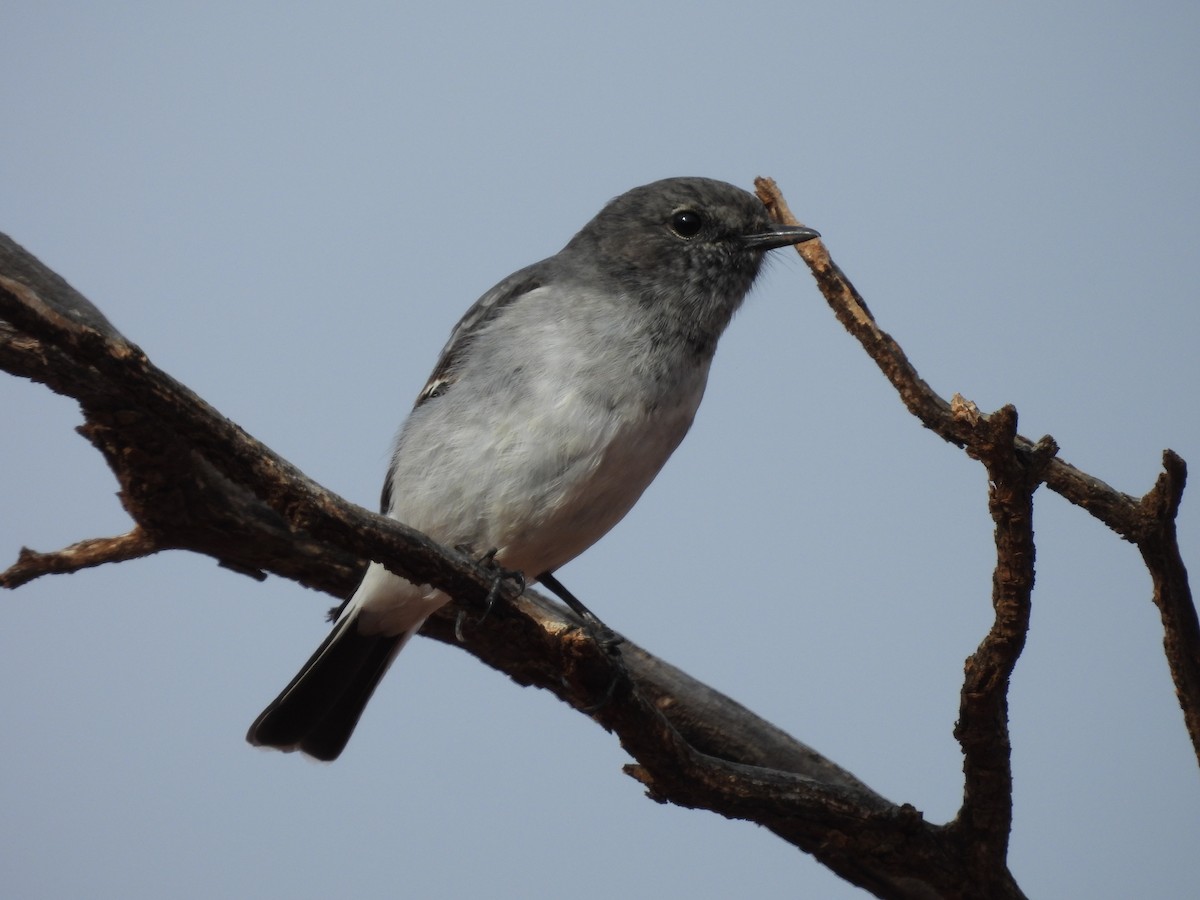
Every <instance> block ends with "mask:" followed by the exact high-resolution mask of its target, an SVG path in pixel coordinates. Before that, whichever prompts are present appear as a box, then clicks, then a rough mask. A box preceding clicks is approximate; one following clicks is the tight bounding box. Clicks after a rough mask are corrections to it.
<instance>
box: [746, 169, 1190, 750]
mask: <svg viewBox="0 0 1200 900" xmlns="http://www.w3.org/2000/svg"><path fill="white" fill-rule="evenodd" d="M755 187H756V188H757V190H758V196H759V199H760V200H762V202H763V203H764V204H765V205H766V206H767V208H768V209H769V210H770V211H771V214H772V216H773V217H774V218H775V219H776V220H777V221H779V222H782V223H784V224H789V225H791V224H800V223H799V222H798V221H797V220H796V218H795V216H793V215H792V212H791V210H790V209H788V206H787V201H786V200H784V199H783V195H782V194H781V193H780V191H779V188H778V186H777V185H776V184H775V182H774V181H772V180H771V179H769V178H758V179H756V180H755ZM796 251H797V252H798V253H799V254H800V256H801V257H802V258H803V259H804V261H805V263H807V264H808V267H809V269H811V270H812V273H813V277H814V278H816V280H817V285H818V286H819V287H820V289H821V293H822V294H823V295H824V296H825V300H826V302H828V304H829V306H830V308H831V309H832V310H833V312H834V314H835V315H836V316H837V319H838V321H839V322H841V323H842V325H844V326H845V328H846V330H847V331H849V332H850V333H851V334H852V335H854V337H855V338H857V339H858V342H859V343H860V344H862V346H863V349H864V350H866V351H867V355H868V356H870V357H871V359H873V360H874V361H875V364H876V365H878V366H879V368H880V370H881V371H882V372H883V374H884V376H885V377H886V378H887V379H888V381H890V382H891V383H892V386H893V387H895V389H896V391H897V393H898V394H899V395H900V399H901V400H902V401H903V402H904V405H905V406H906V407H908V409H909V411H910V412H911V413H912V414H913V415H914V416H916V417H917V418H918V419H919V420H920V421H921V424H922V425H924V426H925V427H926V428H928V429H930V430H931V431H933V432H934V433H935V434H937V435H938V436H940V437H941V438H942V439H943V440H946V441H949V442H950V443H952V444H954V445H955V446H958V447H964V448H967V452H968V453H971V454H972V455H975V456H976V458H982V457H980V456H979V455H978V453H977V452H974V451H973V450H972V447H971V444H972V440H975V439H977V438H976V435H975V433H974V429H975V426H976V421H977V418H978V417H979V414H978V413H977V412H976V413H975V415H964V414H963V411H964V409H965V408H967V407H968V406H969V407H970V408H971V409H974V404H967V403H966V401H962V402H959V403H954V402H951V403H947V402H946V401H945V400H943V399H942V398H941V397H940V396H938V395H937V394H936V393H935V392H934V391H933V389H932V388H930V387H929V385H928V384H926V383H925V382H924V381H923V380H922V379H921V377H920V376H919V375H918V374H917V370H916V368H915V367H914V366H913V365H912V363H910V362H909V360H908V357H907V356H905V354H904V351H903V350H901V349H900V346H899V345H898V344H897V343H896V342H895V341H894V340H893V339H892V337H891V335H889V334H887V332H885V331H883V330H882V329H881V328H880V327H879V326H878V325H877V324H876V322H875V319H874V317H873V316H872V315H871V313H870V311H869V310H868V309H867V307H866V304H865V303H864V302H863V300H862V297H860V296H859V294H858V291H856V290H855V289H854V286H853V285H852V284H850V282H849V280H848V279H847V278H846V276H845V275H844V274H842V271H841V269H839V268H838V267H837V265H836V264H835V263H834V262H833V260H832V259H831V258H830V256H829V251H828V250H827V249H826V248H825V244H824V242H823V241H820V240H816V241H806V242H805V243H803V244H797V245H796ZM956 398H957V395H956ZM957 399H961V398H957ZM1043 440H1047V439H1043ZM1013 444H1014V448H1015V449H1016V450H1017V451H1018V452H1020V453H1022V454H1025V455H1026V456H1036V455H1037V453H1038V450H1037V446H1035V444H1034V443H1033V442H1032V441H1030V440H1029V439H1028V438H1025V437H1022V436H1021V435H1019V434H1014V437H1013ZM976 450H977V448H976ZM1163 465H1164V472H1163V474H1162V475H1161V476H1160V477H1159V481H1158V484H1157V485H1156V486H1155V488H1154V490H1152V491H1151V492H1150V493H1149V494H1147V495H1146V496H1145V497H1143V498H1142V499H1140V500H1139V499H1137V498H1135V497H1131V496H1130V495H1129V494H1125V493H1122V492H1121V491H1118V490H1116V489H1115V488H1112V487H1110V486H1109V485H1107V484H1105V483H1104V482H1103V481H1101V480H1100V479H1099V478H1096V477H1094V476H1092V475H1089V474H1087V473H1086V472H1082V471H1080V470H1079V469H1077V468H1075V467H1074V466H1072V465H1071V464H1070V463H1066V462H1063V461H1062V460H1061V459H1058V458H1057V457H1055V458H1052V459H1049V460H1048V461H1047V462H1046V464H1045V471H1044V473H1043V479H1044V481H1045V484H1046V487H1048V488H1049V489H1050V490H1052V491H1054V492H1055V493H1056V494H1059V495H1060V496H1062V497H1064V498H1065V499H1067V500H1068V501H1070V502H1071V503H1073V504H1074V505H1076V506H1078V507H1080V508H1081V509H1084V510H1086V511H1087V512H1089V513H1090V514H1091V515H1093V516H1095V517H1096V518H1097V519H1099V520H1100V521H1101V522H1103V523H1104V524H1105V525H1107V526H1108V527H1109V528H1110V529H1112V530H1113V531H1115V532H1116V533H1117V534H1118V535H1120V536H1121V537H1122V538H1124V539H1125V540H1127V541H1130V542H1132V543H1134V544H1136V545H1137V547H1138V549H1139V550H1140V551H1141V553H1142V559H1143V560H1144V561H1145V563H1146V566H1147V568H1148V569H1149V570H1150V577H1151V579H1152V581H1153V583H1154V602H1155V603H1156V604H1157V605H1158V608H1159V610H1160V613H1161V615H1162V621H1163V629H1164V632H1165V634H1164V639H1163V640H1164V645H1165V649H1166V654H1167V662H1168V664H1169V665H1170V668H1171V675H1172V678H1173V679H1174V682H1175V692H1176V696H1177V697H1178V699H1179V705H1180V707H1181V709H1182V710H1183V718H1184V722H1185V724H1186V725H1187V729H1188V734H1189V736H1190V737H1191V740H1192V748H1193V750H1194V751H1195V753H1196V758H1197V761H1200V623H1198V621H1197V616H1196V607H1195V604H1194V603H1193V602H1192V595H1191V590H1190V588H1189V587H1188V581H1187V570H1186V569H1185V568H1184V565H1183V557H1182V555H1181V554H1180V552H1179V543H1178V540H1177V539H1176V534H1175V517H1176V514H1177V513H1178V511H1179V502H1180V497H1181V496H1182V493H1183V486H1184V482H1185V481H1186V477H1187V468H1186V466H1185V464H1184V462H1183V460H1182V459H1180V458H1179V456H1177V455H1176V454H1175V453H1174V452H1172V451H1171V450H1167V451H1165V452H1164V454H1163Z"/></svg>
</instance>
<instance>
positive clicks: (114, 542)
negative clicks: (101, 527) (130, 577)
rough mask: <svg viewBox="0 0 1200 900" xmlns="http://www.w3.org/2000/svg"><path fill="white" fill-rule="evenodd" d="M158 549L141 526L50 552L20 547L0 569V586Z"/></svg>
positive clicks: (132, 556) (136, 555)
mask: <svg viewBox="0 0 1200 900" xmlns="http://www.w3.org/2000/svg"><path fill="white" fill-rule="evenodd" d="M161 549H162V547H160V546H159V545H158V543H157V542H156V541H155V540H154V538H153V537H151V536H150V535H148V534H146V532H144V531H143V530H142V529H141V528H134V529H133V530H132V531H130V532H128V533H126V534H122V535H119V536H117V537H110V538H91V539H90V540H86V541H80V542H79V543H78V544H72V545H71V546H70V547H65V548H64V549H62V550H57V551H55V552H53V553H38V552H37V551H35V550H30V549H29V548H28V547H22V548H21V553H20V556H19V557H18V558H17V561H16V562H15V563H13V564H12V565H11V566H9V567H8V568H7V569H6V570H5V571H3V572H0V587H6V588H17V587H20V586H21V585H23V584H27V583H28V582H30V581H33V579H35V578H38V577H40V576H42V575H64V574H68V573H71V572H78V571H79V570H80V569H87V568H91V567H92V566H102V565H104V564H105V563H110V562H125V561H126V560H130V559H138V558H139V557H142V556H149V555H150V554H152V553H157V552H158V551H159V550H161Z"/></svg>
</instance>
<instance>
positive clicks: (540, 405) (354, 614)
mask: <svg viewBox="0 0 1200 900" xmlns="http://www.w3.org/2000/svg"><path fill="white" fill-rule="evenodd" d="M818 236H819V235H818V234H817V232H815V231H813V230H812V229H809V228H802V227H799V226H785V225H776V224H774V223H772V221H771V220H770V218H768V216H767V212H766V209H765V208H764V207H763V205H762V204H761V203H760V202H759V201H758V200H757V199H756V198H755V197H754V196H753V195H751V194H749V193H747V192H746V191H743V190H741V189H740V188H737V187H734V186H733V185H730V184H725V183H724V182H720V181H713V180H710V179H706V178H669V179H665V180H663V181H656V182H654V183H652V184H648V185H644V186H643V187H638V188H634V189H633V190H631V191H629V192H628V193H625V194H622V195H621V196H619V197H617V198H616V199H615V200H612V201H611V202H610V203H609V204H608V205H607V206H605V207H604V209H602V210H601V211H600V213H599V214H598V215H597V216H596V217H595V218H594V219H592V220H591V221H590V222H589V223H588V224H587V225H585V226H584V227H583V229H582V230H581V231H580V232H579V233H578V234H576V235H575V237H573V238H572V239H571V241H570V243H568V244H567V245H566V247H564V248H563V249H562V250H560V251H559V252H558V253H556V254H555V255H554V256H551V257H550V258H549V259H544V260H542V261H541V262H539V263H534V264H533V265H531V266H528V267H526V268H524V269H521V270H520V271H518V272H516V273H514V274H512V275H510V276H509V277H508V278H506V279H504V280H503V281H501V282H500V283H499V284H498V285H496V286H495V287H494V288H492V289H491V290H490V291H488V292H487V293H486V294H484V295H483V296H482V297H481V298H480V299H479V300H478V301H477V302H476V303H475V305H474V306H472V307H471V308H470V309H469V310H467V313H466V315H465V316H463V318H462V320H461V321H460V322H459V323H458V325H457V326H455V328H454V331H453V332H452V333H451V335H450V340H449V342H448V343H447V344H446V347H445V349H443V350H442V355H441V358H440V359H439V360H438V362H437V365H436V366H435V367H434V370H433V374H432V376H430V378H429V383H428V384H426V385H425V389H424V390H423V391H421V393H420V395H419V396H418V397H417V402H416V405H415V406H414V408H413V410H412V412H411V413H410V414H409V417H408V420H407V421H406V422H405V423H404V426H403V428H402V429H401V431H400V434H399V436H398V438H397V439H396V448H395V452H394V453H393V454H392V462H391V468H390V470H389V471H388V475H387V479H386V481H385V482H384V487H383V498H382V512H383V513H384V514H385V515H387V516H390V517H392V518H394V519H397V520H399V521H401V522H403V523H405V524H406V525H409V526H411V527H413V528H416V529H418V530H419V531H422V532H424V533H425V534H428V535H429V536H430V537H432V538H434V539H435V540H438V541H440V542H442V543H443V544H446V545H448V546H469V547H472V548H474V549H475V550H476V551H477V552H479V553H486V552H488V551H490V550H493V549H494V550H495V554H494V560H495V562H496V563H497V564H498V565H500V566H502V567H503V568H504V569H507V570H511V571H514V572H518V573H521V574H522V575H523V576H524V577H525V578H526V580H527V582H529V583H533V582H535V581H537V580H538V579H539V578H541V579H542V580H543V581H548V582H549V583H550V584H551V585H552V586H553V585H557V582H556V581H555V580H554V578H553V573H554V571H555V570H556V569H558V568H559V566H561V565H563V564H564V563H566V562H568V561H569V560H571V559H573V558H574V557H576V556H578V555H579V554H580V553H582V552H583V551H584V550H586V549H587V548H588V547H590V546H591V545H592V544H594V543H595V542H596V541H597V540H599V539H600V538H601V537H603V536H604V534H605V533H606V532H608V530H609V529H610V528H612V527H613V526H614V525H616V524H617V522H619V521H620V520H621V518H622V517H623V516H624V515H625V514H626V513H627V512H629V510H630V508H631V507H632V506H633V504H634V503H636V502H637V499H638V498H639V497H640V496H641V495H642V492H643V491H644V490H645V489H646V487H647V486H648V485H649V484H650V482H651V481H652V480H653V479H654V476H655V475H657V474H658V471H659V469H661V468H662V466H663V464H664V463H665V462H666V461H667V458H668V457H669V456H670V455H671V453H672V452H673V451H674V450H675V448H676V447H677V446H678V445H679V442H680V441H681V440H683V436H684V435H685V434H686V433H687V430H688V428H689V427H690V426H691V424H692V419H693V417H694V416H695V414H696V409H697V407H698V406H699V405H700V398H701V397H702V396H703V394H704V386H705V382H706V381H707V379H708V370H709V365H710V363H711V362H712V358H713V353H714V351H715V350H716V347H717V339H718V338H719V337H720V336H721V333H722V332H723V331H724V330H725V327H726V326H727V325H728V324H729V320H730V319H731V318H732V317H733V314H734V312H735V311H736V310H737V308H738V307H739V306H740V305H741V303H742V301H743V299H744V298H745V296H746V293H747V292H748V291H749V290H750V287H751V285H752V284H753V283H754V279H755V278H756V276H757V275H758V272H759V268H760V266H761V264H762V260H763V255H764V254H765V252H766V251H768V250H771V249H773V248H776V247H784V246H787V245H790V244H798V243H801V242H803V241H807V240H810V239H812V238H815V237H818ZM449 599H450V598H449V597H448V596H447V595H446V594H444V593H442V592H441V591H438V590H435V589H433V588H431V587H430V586H429V585H420V584H412V583H411V582H409V581H406V580H405V579H403V578H401V577H400V576H398V575H394V574H392V573H391V572H389V571H387V569H385V568H384V567H383V566H382V565H380V564H378V563H372V564H371V566H370V568H369V569H368V570H367V573H366V575H365V576H364V578H363V581H362V584H360V585H359V587H358V589H357V590H356V591H355V593H354V595H353V597H351V599H350V601H349V602H348V603H347V604H346V606H345V608H344V609H343V610H342V613H341V615H340V616H339V617H338V620H337V622H336V623H335V624H334V626H333V630H332V632H331V633H330V635H329V637H328V638H326V639H325V641H324V642H323V643H322V644H321V646H320V647H319V648H317V651H316V652H315V653H314V654H313V655H312V657H311V658H310V659H309V661H308V662H307V663H305V665H304V668H303V669H301V670H300V673H299V674H298V675H297V676H296V677H295V678H294V679H292V682H291V683H290V684H289V685H288V686H287V687H286V688H284V690H283V692H282V693H281V694H280V695H279V697H278V698H276V699H275V701H274V702H273V703H271V705H270V706H268V707H267V708H266V709H265V710H264V711H263V713H262V715H260V716H259V717H258V719H256V720H255V722H254V724H253V725H251V726H250V731H249V733H248V734H247V736H246V739H247V740H248V741H249V742H250V743H251V744H255V745H259V746H268V747H276V748H278V749H280V750H288V751H290V750H301V751H303V752H304V753H307V754H308V755H310V756H313V757H316V758H317V759H322V760H332V759H336V758H337V756H338V755H339V754H340V753H341V752H342V750H343V748H344V747H345V746H346V742H347V741H348V740H349V739H350V735H351V733H352V732H353V731H354V727H355V725H356V724H357V723H358V719H359V717H360V716H361V715H362V711H363V708H364V707H365V706H366V703H367V701H368V700H369V699H370V697H371V694H372V692H373V691H374V690H375V686H376V685H377V684H378V683H379V680H380V679H381V678H382V677H383V674H384V673H385V672H386V671H387V669H388V667H389V666H390V665H391V663H392V660H393V659H395V658H396V654H397V653H399V652H400V650H401V648H403V647H404V645H405V643H406V642H407V641H408V639H409V638H410V637H412V636H413V635H414V634H415V633H416V632H417V631H418V630H419V629H420V627H421V625H422V623H423V622H424V621H425V619H426V618H427V617H428V616H429V615H430V613H432V612H433V611H434V610H436V609H437V608H438V607H440V606H442V605H443V604H444V603H446V602H447V601H448V600H449Z"/></svg>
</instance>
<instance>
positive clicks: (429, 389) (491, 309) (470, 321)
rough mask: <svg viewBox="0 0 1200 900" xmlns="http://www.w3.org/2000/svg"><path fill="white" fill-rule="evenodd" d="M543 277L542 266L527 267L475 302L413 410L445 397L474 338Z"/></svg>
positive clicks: (533, 288)
mask: <svg viewBox="0 0 1200 900" xmlns="http://www.w3.org/2000/svg"><path fill="white" fill-rule="evenodd" d="M543 274H544V273H543V266H542V264H541V263H535V264H534V265H532V266H526V267H525V268H524V269H521V270H519V271H517V272H514V273H513V274H512V275H509V276H508V277H507V278H505V279H504V280H503V281H501V282H500V283H499V284H497V285H496V286H495V287H494V288H492V289H491V290H490V291H488V292H487V293H486V294H484V295H483V296H482V297H480V298H479V299H478V300H476V301H475V303H474V304H473V305H472V306H471V308H470V309H468V310H467V312H466V314H465V315H464V316H463V317H462V318H461V319H459V320H458V324H457V325H455V326H454V330H453V331H451V332H450V340H448V341H447V342H446V346H445V347H443V348H442V355H441V356H439V357H438V361H437V365H435V366H434V367H433V374H431V375H430V376H429V381H428V382H426V384H425V387H424V388H423V389H422V390H421V393H420V394H418V395H417V402H416V403H414V404H413V409H416V408H417V407H418V406H420V405H421V404H422V403H424V402H425V401H426V400H431V399H433V398H434V397H437V396H439V395H440V394H444V393H445V392H446V390H447V389H448V388H449V387H450V386H451V385H452V384H454V382H455V381H457V380H458V371H457V370H458V363H459V361H460V360H461V359H462V357H463V355H464V354H465V353H466V352H467V348H468V347H470V345H471V342H472V341H473V340H474V339H475V336H476V335H478V334H479V332H480V330H481V329H482V328H483V327H484V326H485V325H486V324H487V323H488V322H490V321H492V320H493V319H495V318H496V317H497V316H500V315H503V311H504V309H505V308H506V307H507V306H509V305H511V304H512V303H513V302H514V301H516V300H517V299H518V298H519V297H521V296H522V295H524V294H527V293H529V292H530V291H532V290H535V289H537V288H539V287H541V285H542V281H543Z"/></svg>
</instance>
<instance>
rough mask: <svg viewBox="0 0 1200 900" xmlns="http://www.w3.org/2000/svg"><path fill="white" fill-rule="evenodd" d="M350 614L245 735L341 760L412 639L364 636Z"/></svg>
mask: <svg viewBox="0 0 1200 900" xmlns="http://www.w3.org/2000/svg"><path fill="white" fill-rule="evenodd" d="M356 619H357V616H356V615H354V614H351V615H349V616H346V617H345V618H344V619H343V620H342V621H340V622H338V623H337V625H336V626H334V629H333V631H331V632H330V634H329V637H327V638H325V640H324V641H323V642H322V644H321V646H320V647H318V648H317V652H316V653H314V654H313V655H312V657H311V658H310V659H309V660H308V662H306V663H305V664H304V667H303V668H302V669H301V670H300V673H299V674H298V675H297V676H296V677H295V678H293V679H292V682H291V684H289V685H288V686H287V687H286V688H284V689H283V692H282V693H281V694H280V695H279V696H278V697H276V698H275V700H274V701H273V702H272V703H271V705H270V706H268V707H267V708H266V709H264V710H263V711H262V714H261V715H260V716H259V717H258V718H257V719H255V720H254V724H253V725H251V726H250V730H249V731H248V732H247V733H246V740H248V741H249V742H250V743H251V744H254V745H255V746H257V747H275V748H276V749H278V750H285V751H292V750H300V751H302V752H304V753H307V754H308V755H309V756H313V757H316V758H317V759H320V760H324V761H326V762H328V761H330V760H334V759H337V758H338V755H339V754H340V753H341V752H342V750H344V749H345V747H346V742H347V741H349V740H350V735H351V734H353V733H354V726H355V725H357V724H358V719H359V717H360V716H361V715H362V713H363V709H364V708H365V707H366V705H367V701H368V700H370V699H371V694H373V693H374V692H375V686H376V685H377V684H379V679H381V678H382V677H383V673H384V672H386V671H387V670H388V666H390V665H391V663H392V660H393V659H395V658H396V654H397V653H399V652H400V648H401V647H403V646H404V644H405V643H406V642H407V640H408V638H409V635H410V634H411V633H412V632H409V633H407V634H395V635H382V634H370V635H367V634H360V633H359V630H358V627H357V623H356Z"/></svg>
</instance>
